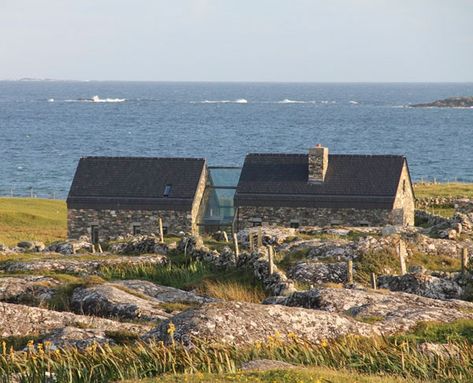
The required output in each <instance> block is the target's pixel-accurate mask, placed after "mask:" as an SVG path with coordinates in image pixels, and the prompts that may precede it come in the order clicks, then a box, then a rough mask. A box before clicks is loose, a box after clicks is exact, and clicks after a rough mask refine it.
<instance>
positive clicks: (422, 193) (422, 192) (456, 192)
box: [414, 182, 473, 198]
mask: <svg viewBox="0 0 473 383" xmlns="http://www.w3.org/2000/svg"><path fill="white" fill-rule="evenodd" d="M414 192H415V194H416V198H426V197H470V198H471V197H473V183H460V182H457V183H437V184H414Z"/></svg>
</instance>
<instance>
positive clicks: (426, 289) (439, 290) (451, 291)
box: [378, 273, 464, 299]
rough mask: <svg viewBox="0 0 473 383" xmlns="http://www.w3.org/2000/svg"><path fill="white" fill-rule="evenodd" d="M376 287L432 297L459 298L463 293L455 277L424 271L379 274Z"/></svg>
mask: <svg viewBox="0 0 473 383" xmlns="http://www.w3.org/2000/svg"><path fill="white" fill-rule="evenodd" d="M378 287H379V288H383V289H388V290H391V291H403V292H405V293H410V294H416V295H421V296H423V297H428V298H433V299H461V298H462V296H463V293H464V290H463V288H462V287H461V286H460V285H459V284H458V283H457V280H456V279H455V278H439V277H436V276H432V275H428V274H425V273H409V274H405V275H381V276H379V277H378Z"/></svg>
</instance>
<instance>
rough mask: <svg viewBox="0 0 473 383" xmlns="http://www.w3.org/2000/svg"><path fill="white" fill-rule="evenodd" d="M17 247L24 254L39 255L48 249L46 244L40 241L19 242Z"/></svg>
mask: <svg viewBox="0 0 473 383" xmlns="http://www.w3.org/2000/svg"><path fill="white" fill-rule="evenodd" d="M16 246H17V247H18V248H20V249H21V250H22V251H24V252H31V253H37V252H40V251H43V250H44V249H45V248H46V246H45V245H44V243H43V242H39V241H21V242H18V244H17V245H16Z"/></svg>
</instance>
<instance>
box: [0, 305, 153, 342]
mask: <svg viewBox="0 0 473 383" xmlns="http://www.w3.org/2000/svg"><path fill="white" fill-rule="evenodd" d="M0 313H1V315H0V337H9V336H16V337H18V336H21V337H24V336H29V335H47V334H50V333H51V332H53V331H54V330H57V329H62V328H64V327H67V326H71V327H76V328H82V329H92V328H93V329H99V330H100V329H101V330H107V331H127V332H131V333H134V334H137V335H139V334H144V333H145V332H146V331H147V330H149V328H150V327H149V326H146V325H142V324H136V323H124V322H116V321H113V320H110V319H102V318H97V317H92V316H85V315H77V314H73V313H69V312H59V311H53V310H46V309H41V308H38V307H30V306H24V305H17V304H13V303H1V302H0Z"/></svg>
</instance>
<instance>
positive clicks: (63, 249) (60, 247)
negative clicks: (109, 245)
mask: <svg viewBox="0 0 473 383" xmlns="http://www.w3.org/2000/svg"><path fill="white" fill-rule="evenodd" d="M45 251H47V252H53V253H60V254H63V255H71V254H75V253H76V252H80V251H87V252H91V251H92V243H90V241H89V239H88V238H87V237H81V238H79V239H78V240H74V239H71V240H67V241H62V242H55V243H52V244H51V245H49V246H48V247H47V248H46V249H45Z"/></svg>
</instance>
